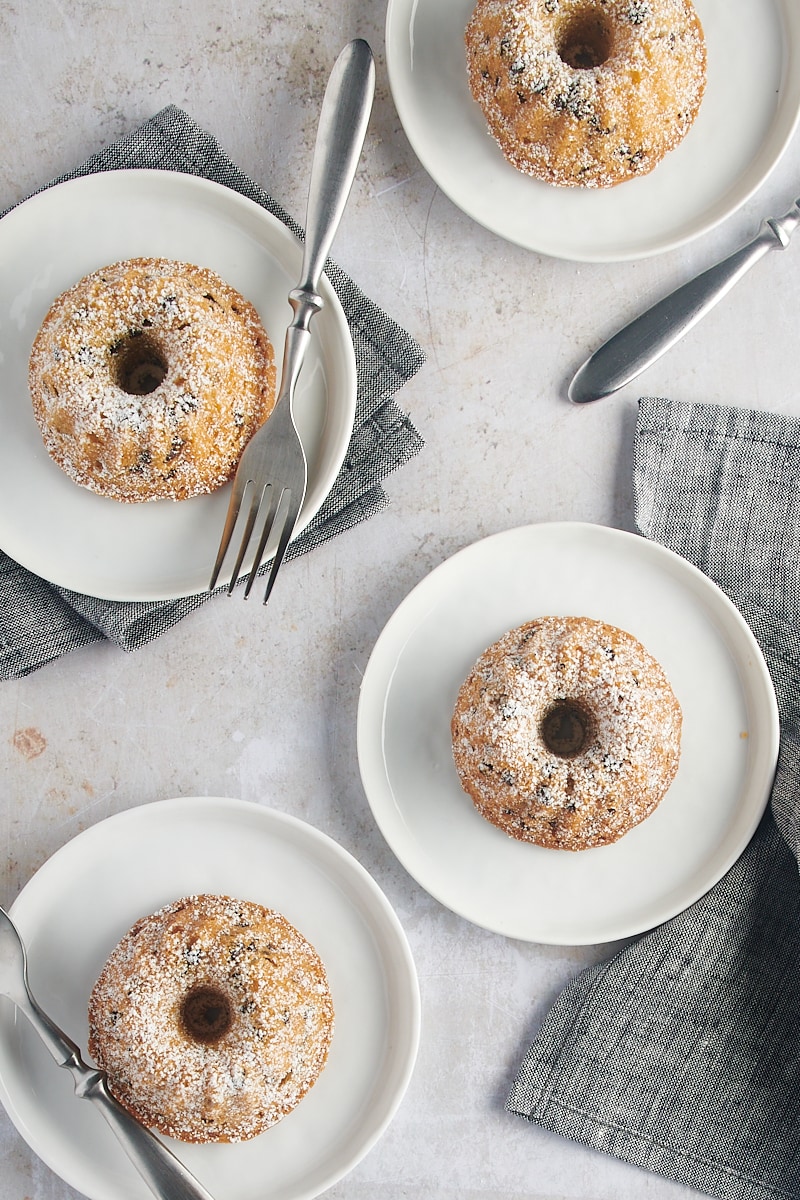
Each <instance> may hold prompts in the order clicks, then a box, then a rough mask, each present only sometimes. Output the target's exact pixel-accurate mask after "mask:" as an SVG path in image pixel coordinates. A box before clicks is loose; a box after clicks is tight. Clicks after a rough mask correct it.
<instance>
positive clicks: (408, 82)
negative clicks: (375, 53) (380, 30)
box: [386, 0, 800, 262]
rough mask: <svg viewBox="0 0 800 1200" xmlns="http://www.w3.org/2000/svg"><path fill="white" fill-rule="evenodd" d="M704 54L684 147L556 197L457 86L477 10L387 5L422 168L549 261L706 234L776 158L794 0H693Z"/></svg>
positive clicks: (392, 61) (395, 66) (786, 112)
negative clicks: (503, 146)
mask: <svg viewBox="0 0 800 1200" xmlns="http://www.w3.org/2000/svg"><path fill="white" fill-rule="evenodd" d="M695 6H696V8H697V11H698V14H699V16H700V19H701V21H702V24H703V29H704V31H705V35H706V45H707V52H708V78H707V86H706V94H705V97H704V99H703V103H702V106H701V109H700V112H699V114H698V116H697V119H696V121H695V123H694V125H693V126H692V128H691V130H690V131H689V133H688V134H687V136H686V138H685V139H684V140H683V142H682V143H681V144H680V145H679V146H678V147H677V148H676V149H675V150H673V151H672V152H671V153H670V154H668V155H667V156H666V157H665V158H664V159H663V161H662V162H661V163H660V164H659V165H658V166H657V167H656V169H655V170H654V171H653V172H652V173H651V174H650V175H647V176H645V177H643V178H641V179H635V180H631V181H629V182H627V183H623V184H620V185H619V186H618V187H616V188H611V189H608V190H605V189H604V190H590V189H581V188H556V187H551V186H550V185H548V184H546V183H541V182H540V181H538V180H535V179H532V178H530V177H528V176H526V175H523V174H522V173H521V172H519V171H517V170H515V169H514V168H513V167H512V166H510V165H509V164H508V163H507V162H506V160H505V158H504V157H503V155H502V152H501V151H500V149H499V147H498V146H497V144H496V142H495V141H494V139H493V138H492V137H491V136H490V134H489V133H488V129H487V126H486V123H485V121H484V118H483V114H482V112H481V110H480V108H479V107H478V105H477V104H476V103H475V101H474V100H473V99H472V96H471V94H470V91H469V86H468V83H467V70H466V61H465V54H464V30H465V28H466V25H467V21H468V19H469V16H470V13H471V12H472V9H473V7H474V0H389V7H388V11H387V15H386V59H387V65H388V69H389V81H390V84H391V89H392V95H393V97H394V102H395V105H396V107H397V111H398V113H399V115H400V120H401V122H402V124H403V127H404V129H405V131H406V134H407V136H408V139H409V141H410V142H411V145H412V147H413V149H414V151H415V153H416V155H417V157H418V158H419V160H420V162H421V163H422V165H423V166H424V167H425V169H426V170H427V171H428V173H429V174H430V175H431V176H432V178H433V179H434V180H435V182H436V183H437V184H438V185H439V187H440V188H441V189H442V191H443V192H444V193H445V194H446V195H447V196H449V198H450V199H451V200H452V201H453V202H454V204H456V205H458V207H459V208H461V209H463V211H464V212H465V213H467V214H468V215H469V216H471V217H472V218H474V220H476V221H478V222H479V223H480V224H481V225H484V226H486V228H487V229H490V230H492V231H493V232H494V233H497V234H499V235H500V236H501V237H504V238H507V239H508V240H509V241H511V242H516V243H518V244H519V245H521V246H525V247H526V248H527V249H529V250H537V251H539V252H541V253H542V254H549V255H552V256H554V257H557V258H566V259H574V260H577V261H584V262H593V261H594V262H613V261H620V260H623V259H632V258H643V257H645V256H647V255H651V254H656V253H659V252H661V251H664V250H668V249H670V248H672V247H675V246H678V245H681V244H682V243H684V242H687V241H689V240H690V239H691V238H695V237H697V236H699V235H700V234H702V233H704V232H706V231H707V230H709V229H711V228H713V227H714V226H715V225H717V224H719V222H720V221H722V220H724V219H725V217H727V216H729V215H730V214H731V213H732V212H734V211H735V210H736V209H737V208H738V207H739V206H740V205H741V204H743V203H744V202H745V201H746V200H747V199H748V198H749V197H750V196H751V195H752V194H753V192H754V191H755V190H756V189H757V188H758V187H759V186H760V185H761V184H762V183H763V182H764V180H765V179H766V178H767V176H768V175H769V173H770V172H771V171H772V169H773V167H774V166H775V165H776V163H777V162H778V160H779V159H780V157H781V155H782V154H783V151H784V150H785V148H786V145H787V143H788V141H789V139H790V137H791V135H792V133H793V131H794V129H795V126H796V123H797V118H798V114H800V72H798V71H797V70H795V69H790V66H791V64H792V63H793V62H794V58H795V55H796V54H797V52H798V49H799V48H800V5H798V4H797V3H796V0H758V3H756V4H746V3H745V4H742V3H726V2H725V0H695Z"/></svg>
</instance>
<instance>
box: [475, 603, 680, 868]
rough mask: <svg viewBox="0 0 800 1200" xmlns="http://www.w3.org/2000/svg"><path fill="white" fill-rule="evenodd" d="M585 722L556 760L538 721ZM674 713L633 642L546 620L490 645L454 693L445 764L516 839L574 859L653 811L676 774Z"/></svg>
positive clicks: (602, 627)
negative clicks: (569, 716) (573, 746)
mask: <svg viewBox="0 0 800 1200" xmlns="http://www.w3.org/2000/svg"><path fill="white" fill-rule="evenodd" d="M559 707H563V708H565V709H566V710H571V712H572V713H573V714H575V715H576V718H577V720H578V723H579V724H580V723H581V722H582V724H583V727H584V730H585V738H584V740H583V744H582V745H581V747H580V749H579V750H578V751H577V752H575V753H555V752H554V751H553V749H552V748H551V745H548V744H547V742H546V740H545V737H544V735H543V722H544V721H545V719H546V718H547V716H548V714H551V713H553V712H557V711H558V709H559ZM680 735H681V711H680V706H679V705H678V702H677V700H676V698H675V696H674V694H673V692H672V689H671V687H670V685H669V682H668V680H667V678H666V676H665V674H664V672H663V670H662V668H661V667H660V665H659V664H658V663H657V662H656V660H655V659H654V658H653V657H652V656H651V655H650V654H649V653H648V652H647V651H646V650H645V648H644V647H643V646H642V645H641V643H640V642H638V641H637V639H635V638H634V637H632V635H631V634H628V633H626V632H624V631H623V630H620V629H617V628H616V627H614V626H611V625H607V624H605V623H603V622H600V621H593V620H590V619H589V618H586V617H542V618H540V619H538V620H535V621H531V622H529V623H527V624H525V625H522V626H520V627H519V628H518V629H514V630H511V631H510V632H509V633H507V634H505V635H504V636H503V637H502V638H500V639H499V641H497V642H496V643H494V645H492V646H490V647H489V649H488V650H486V651H485V652H484V653H483V654H482V655H481V657H480V658H479V659H478V661H477V662H476V664H475V666H474V667H473V669H472V671H471V672H470V674H469V676H468V677H467V679H466V680H465V682H464V684H463V685H462V687H461V689H460V691H459V695H458V699H457V702H456V706H455V712H454V714H453V720H452V737H453V756H454V760H455V764H456V768H457V770H458V773H459V776H460V778H461V782H462V785H463V787H464V789H465V790H466V791H467V792H468V794H469V795H470V796H471V797H472V799H473V801H474V803H475V805H476V807H477V809H478V810H479V812H481V813H482V815H483V816H485V817H486V818H487V819H488V820H490V821H492V822H493V823H494V824H496V825H498V826H499V827H500V828H501V829H503V830H504V831H505V832H507V833H509V834H511V835H512V836H513V837H516V838H519V839H521V840H523V841H531V842H536V843H538V844H539V845H543V846H550V847H556V848H561V849H570V850H579V849H585V848H586V847H589V846H597V845H604V844H606V843H608V842H613V841H616V840H617V839H618V838H619V837H621V836H622V835H623V834H624V833H626V832H627V831H628V830H629V829H631V828H632V827H633V826H634V825H637V824H639V822H640V821H642V820H644V818H645V817H647V816H648V815H649V814H650V813H651V812H652V811H653V809H654V808H655V807H656V805H657V804H658V803H659V802H660V800H661V799H662V797H663V796H664V793H665V792H666V790H667V788H668V787H669V785H670V783H671V782H672V779H673V778H674V775H675V772H676V771H677V768H678V762H679V757H680Z"/></svg>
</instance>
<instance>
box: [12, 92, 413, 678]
mask: <svg viewBox="0 0 800 1200" xmlns="http://www.w3.org/2000/svg"><path fill="white" fill-rule="evenodd" d="M131 168H134V169H142V168H156V169H160V170H165V171H184V172H186V173H187V174H191V175H202V176H205V177H206V178H207V179H213V180H215V181H216V182H217V183H222V184H224V185H225V186H226V187H230V188H233V189H235V190H236V191H238V192H241V193H242V194H243V195H245V196H248V197H249V198H250V199H251V200H255V201H256V203H258V204H261V205H262V206H263V207H264V208H266V209H268V210H269V211H270V212H271V213H273V214H274V215H275V216H276V217H278V218H279V219H280V220H281V221H283V222H284V224H285V225H287V226H288V227H289V228H290V229H291V230H293V232H294V233H296V234H297V235H298V236H299V237H302V230H301V229H300V227H299V226H298V225H297V224H296V223H295V222H294V221H293V220H292V219H291V218H290V217H289V216H288V215H287V213H286V212H284V210H283V209H282V208H281V207H280V206H279V205H278V204H276V203H275V201H274V200H272V199H271V197H270V196H268V195H267V193H266V192H264V191H263V190H262V189H261V188H260V187H259V186H258V185H257V184H255V183H253V181H252V180H251V179H248V177H247V176H246V175H244V174H243V173H242V172H241V171H240V170H239V168H238V167H236V166H235V165H234V163H232V162H231V161H230V159H229V158H227V156H226V155H225V153H224V152H223V151H222V149H221V148H220V146H219V145H218V143H217V142H216V141H215V139H214V138H213V137H211V136H210V134H208V133H206V132H205V131H204V130H203V129H201V128H199V126H197V125H196V124H195V123H194V121H192V120H191V118H190V117H189V116H187V114H186V113H185V112H183V111H182V110H181V109H179V108H176V107H175V106H174V105H169V106H168V107H167V108H164V109H162V111H161V112H159V113H156V115H155V116H154V117H152V118H151V119H150V120H148V121H146V122H145V123H144V124H143V125H142V126H140V127H139V128H138V129H136V130H134V131H133V132H132V133H129V134H127V135H126V136H125V137H123V138H121V139H120V140H119V141H117V142H114V143H113V144H112V145H110V146H108V147H106V149H104V150H102V151H100V153H98V154H95V155H93V156H92V157H91V158H90V159H88V160H87V161H86V162H85V163H84V164H83V165H82V166H80V167H78V168H77V169H76V170H75V171H72V172H70V173H69V174H68V175H65V176H63V179H72V178H75V177H76V176H79V175H89V174H91V173H92V172H95V171H114V170H120V169H131ZM61 182H62V179H56V180H53V183H61ZM47 186H51V185H50V184H48V185H47ZM326 272H327V275H328V278H329V279H330V281H331V283H332V284H333V286H334V288H335V290H336V293H337V295H338V297H339V300H340V301H341V304H342V307H343V309H344V312H345V315H346V317H347V321H348V324H349V327H350V333H351V335H352V338H353V346H354V349H355V357H356V371H357V377H358V395H357V402H356V418H355V426H354V430H353V435H352V438H351V441H350V445H349V447H348V451H347V455H346V457H345V461H344V464H343V466H342V469H341V471H340V473H339V476H338V478H337V479H336V481H335V483H334V485H333V488H332V490H331V493H330V495H329V496H328V498H327V500H326V501H325V503H324V505H323V506H322V508H321V509H320V511H319V512H318V513H317V515H316V517H315V518H314V519H313V521H311V523H310V524H309V526H308V528H307V529H305V530H304V531H303V533H302V534H301V536H300V537H298V538H297V539H296V540H295V541H294V542H293V543H292V545H291V546H290V548H289V552H288V555H287V557H290V558H294V557H297V556H298V555H300V554H305V553H306V552H307V551H308V550H311V549H313V547H314V546H317V545H319V544H320V543H322V542H324V541H327V540H328V539H329V538H332V537H335V536H336V535H337V534H338V533H342V532H343V531H344V530H346V529H349V528H351V526H353V525H355V524H357V523H358V522H359V521H363V520H365V519H366V518H367V517H370V516H372V515H373V514H374V513H376V512H378V511H379V510H380V509H382V508H383V507H385V505H386V504H387V503H388V499H387V496H386V494H385V492H384V490H383V488H382V486H381V482H382V480H383V479H385V477H386V476H387V475H389V474H390V472H392V471H394V470H395V469H396V468H398V467H400V466H403V465H404V464H405V463H406V462H408V460H409V459H410V458H412V457H413V456H414V455H415V454H416V453H418V451H419V450H420V449H421V448H422V445H423V440H422V438H421V436H420V434H419V433H418V432H417V430H416V429H415V428H414V426H413V424H412V423H411V421H410V419H409V418H408V416H407V415H406V414H405V413H404V412H403V411H402V410H401V409H400V408H399V407H398V405H397V404H396V403H395V401H394V399H393V396H394V395H395V393H396V392H397V391H399V389H400V388H401V387H402V386H403V385H404V384H405V383H406V382H407V381H408V380H409V379H410V378H411V377H412V376H413V375H414V374H415V373H416V372H417V371H418V370H419V368H420V367H421V366H422V364H423V363H424V361H425V355H424V353H423V351H422V349H421V347H420V346H419V345H418V344H417V343H416V342H415V341H414V339H413V338H411V337H410V336H409V334H407V333H406V332H405V331H404V330H403V329H401V328H400V326H399V325H397V324H396V323H395V322H394V321H393V320H392V319H391V318H390V317H389V316H387V315H386V313H384V312H382V311H381V310H380V309H379V308H378V307H377V306H376V305H375V304H373V302H372V301H371V300H369V299H368V298H367V297H366V296H365V295H364V294H363V292H361V291H360V289H359V288H358V287H357V286H356V285H355V284H354V283H353V281H352V280H351V279H350V278H349V277H348V276H347V275H346V274H345V273H344V271H342V270H341V269H340V268H339V267H337V266H336V265H335V264H334V263H332V262H331V261H330V260H329V261H328V263H327V267H326ZM209 569H210V568H209ZM207 599H208V596H207V595H206V594H205V593H204V594H202V595H198V596H189V597H186V598H182V599H180V600H174V601H164V602H155V603H120V602H117V601H107V600H99V599H97V598H96V597H93V596H83V595H80V594H78V593H76V592H73V591H69V590H67V589H65V588H60V587H55V586H53V585H51V584H49V583H47V582H46V581H45V580H43V579H40V578H39V577H38V576H36V575H32V574H31V573H30V572H29V571H26V570H25V569H24V568H22V567H21V566H20V565H19V564H18V563H16V562H14V561H13V560H12V559H10V558H9V557H8V556H7V555H5V554H3V553H2V551H0V679H13V678H18V677H19V676H22V675H27V674H29V673H30V672H31V671H35V670H36V669H37V668H38V667H41V666H44V664H45V663H48V662H51V661H52V660H53V659H55V658H58V657H59V656H60V655H61V654H65V653H67V652H68V651H70V650H75V649H77V648H78V647H79V646H85V645H87V644H88V643H90V642H95V641H98V640H100V639H102V638H108V639H110V640H111V641H113V642H115V643H116V644H117V645H118V646H121V647H122V649H123V650H136V649H138V648H139V647H140V646H143V645H144V644H145V643H146V642H149V641H151V640H152V639H153V638H156V637H158V636H159V634H161V633H163V632H164V631H165V630H167V629H169V628H170V627H171V626H173V625H174V624H176V622H178V621H180V620H181V618H182V617H184V616H185V615H186V614H187V613H189V612H191V611H193V610H194V609H195V608H197V607H198V605H200V604H202V603H204V601H205V600H207Z"/></svg>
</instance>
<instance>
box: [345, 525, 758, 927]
mask: <svg viewBox="0 0 800 1200" xmlns="http://www.w3.org/2000/svg"><path fill="white" fill-rule="evenodd" d="M545 615H567V616H569V615H571V616H586V617H592V618H595V619H596V620H602V621H607V622H608V623H609V624H611V625H616V626H618V627H619V628H622V629H626V630H628V632H630V633H632V634H633V635H634V636H635V637H637V638H639V640H640V641H641V642H642V643H643V644H644V646H645V647H646V648H647V649H648V650H649V651H650V653H651V654H653V655H654V656H655V657H656V658H657V659H658V660H659V662H660V663H661V664H662V666H663V668H664V670H665V671H666V673H667V676H668V678H669V680H670V682H671V684H672V686H673V688H674V690H675V694H676V696H677V698H678V701H679V702H680V704H681V707H682V710H683V733H682V745H681V760H680V766H679V768H678V773H677V775H676V777H675V779H674V781H673V783H672V786H671V787H670V789H669V791H668V792H667V794H666V796H665V797H664V799H663V800H662V801H661V803H660V805H659V806H658V808H657V809H656V810H655V812H653V813H652V814H651V816H649V817H648V818H647V819H646V820H645V821H643V822H642V823H641V824H640V825H638V826H636V827H635V828H634V829H632V830H631V831H630V832H629V833H627V834H626V835H625V836H624V837H622V838H621V839H620V840H619V841H618V842H616V843H614V844H613V845H610V846H602V847H597V848H595V849H591V850H583V851H580V852H577V853H575V852H570V851H563V850H546V849H542V848H541V847H539V846H534V845H531V844H529V843H526V842H520V841H517V840H516V839H514V838H512V837H509V836H508V835H507V834H505V833H503V832H501V831H500V830H499V829H498V828H496V827H495V826H494V825H492V824H491V823H490V822H489V821H487V820H485V819H484V818H483V817H481V816H480V815H479V814H478V812H477V810H476V809H475V808H474V807H473V804H472V801H471V800H470V798H469V797H468V796H467V794H466V793H465V792H464V791H462V789H461V786H460V782H459V779H458V776H457V774H456V770H455V767H454V765H453V757H452V751H451V742H450V718H451V715H452V712H453V707H454V704H455V700H456V694H457V692H458V689H459V687H460V686H461V684H462V682H463V681H464V679H465V678H466V676H467V674H468V672H469V670H470V668H471V667H472V665H473V663H474V662H475V660H476V659H477V658H478V656H479V654H481V653H482V651H483V650H485V649H486V647H487V646H489V645H491V643H492V642H494V641H495V640H496V639H497V638H498V637H500V635H501V634H503V633H505V632H506V630H508V629H513V628H515V627H516V626H517V625H521V624H523V622H525V621H528V620H531V619H532V618H533V617H536V616H545ZM777 754H778V713H777V705H776V702H775V695H774V692H773V688H772V683H771V680H770V676H769V673H768V671H767V667H766V664H765V662H764V659H763V656H762V654H761V651H760V649H759V647H758V644H757V642H756V641H755V638H754V637H753V635H752V633H751V632H750V629H749V628H748V626H747V625H746V623H745V622H744V620H743V619H742V617H741V615H740V614H739V612H738V610H737V609H736V608H735V607H734V606H733V604H731V602H730V601H729V600H728V599H727V597H726V596H725V595H724V594H723V593H722V592H721V591H720V589H719V588H718V587H716V585H715V584H713V583H712V582H711V581H710V580H709V579H708V578H707V577H706V576H705V575H703V574H702V573H701V572H700V571H698V570H697V569H696V568H695V567H693V566H692V565H691V564H689V563H687V562H686V561H685V560H684V559H682V558H679V557H678V556H677V555H675V554H673V553H672V552H671V551H669V550H666V549H665V548H664V547H663V546H659V545H657V544H655V543H653V542H649V541H647V540H646V539H644V538H641V537H637V536H635V535H634V534H630V533H623V532H621V531H619V530H614V529H607V528H604V527H602V526H599V525H583V524H577V523H576V524H573V523H565V524H562V523H554V524H551V525H529V526H525V527H523V528H520V529H511V530H508V531H507V532H505V533H498V534H496V535H495V536H493V537H489V538H486V539H485V540H483V541H480V542H476V543H475V544H474V545H472V546H468V547H467V548H466V549H464V550H462V551H460V552H459V553H458V554H455V555H454V556H453V557H452V558H450V559H448V560H447V561H446V562H444V563H442V565H441V566H439V567H437V568H436V570H434V571H432V572H431V574H430V575H428V576H427V577H426V578H425V579H423V580H422V582H421V583H419V584H418V585H417V587H416V588H415V589H414V590H413V591H412V592H411V593H410V594H409V595H408V596H407V597H406V599H405V600H404V601H403V603H402V604H401V605H400V606H399V608H398V609H397V611H396V612H395V614H394V616H393V617H392V618H391V619H390V620H389V622H388V624H387V625H386V627H385V628H384V630H383V632H382V634H381V636H380V637H379V639H378V641H377V643H376V645H375V648H374V650H373V652H372V655H371V657H370V659H369V663H368V665H367V669H366V671H365V673H364V679H363V682H362V686H361V696H360V700H359V708H358V756H359V762H360V766H361V775H362V780H363V784H364V789H365V791H366V794H367V797H368V799H369V803H370V805H371V807H372V811H373V814H374V816H375V819H376V821H377V823H378V825H379V827H380V829H381V831H382V833H383V835H384V837H385V838H386V841H387V842H388V843H389V845H390V846H391V848H392V850H393V851H394V853H395V854H396V855H397V857H398V859H399V860H400V862H401V863H402V864H403V865H404V866H405V868H406V870H407V871H408V872H409V873H410V874H411V875H412V876H413V877H414V878H415V879H416V880H417V882H418V883H420V884H421V885H422V886H423V887H424V888H425V889H426V890H427V891H428V892H430V893H431V894H432V895H433V896H434V897H436V898H437V899H438V900H439V901H441V903H442V904H444V905H446V906H447V907H448V908H450V909H452V910H453V911H454V912H456V913H458V914H460V915H461V916H463V917H466V918H467V920H469V921H472V922H474V923H475V924H476V925H482V926H484V927H485V928H487V929H491V930H494V931H495V932H497V933H502V934H506V935H507V936H509V937H515V938H521V939H523V940H525V941H531V942H542V943H551V944H554V945H590V944H594V943H600V942H608V941H612V940H615V939H617V938H622V937H627V936H629V935H632V934H636V933H641V932H642V931H644V930H646V929H651V928H652V927H653V926H655V925H657V924H659V923H660V922H662V921H665V920H667V918H669V917H671V916H674V915H675V914H676V913H678V912H681V911H682V910H683V909H684V908H686V907H688V905H690V904H692V903H693V902H694V901H695V900H697V899H698V898H699V897H700V896H702V895H703V894H704V893H705V892H706V891H707V890H708V889H709V888H710V887H712V885H713V884H714V883H716V882H717V880H718V879H719V878H720V877H721V876H722V875H723V874H724V873H725V871H727V870H728V868H729V867H730V866H732V864H733V863H734V862H735V861H736V859H737V858H738V856H739V855H740V854H741V852H742V850H743V849H744V847H745V846H746V845H747V842H748V841H749V840H750V837H751V836H752V834H753V832H754V830H755V828H756V825H757V824H758V821H759V819H760V817H761V815H762V813H763V811H764V807H765V805H766V803H767V799H768V797H769V791H770V787H771V784H772V779H773V776H774V772H775V764H776V761H777Z"/></svg>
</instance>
